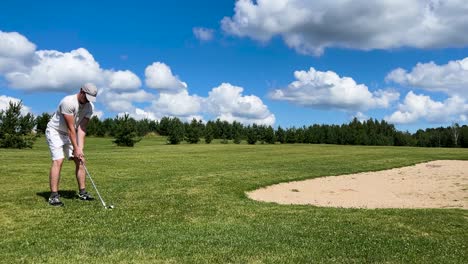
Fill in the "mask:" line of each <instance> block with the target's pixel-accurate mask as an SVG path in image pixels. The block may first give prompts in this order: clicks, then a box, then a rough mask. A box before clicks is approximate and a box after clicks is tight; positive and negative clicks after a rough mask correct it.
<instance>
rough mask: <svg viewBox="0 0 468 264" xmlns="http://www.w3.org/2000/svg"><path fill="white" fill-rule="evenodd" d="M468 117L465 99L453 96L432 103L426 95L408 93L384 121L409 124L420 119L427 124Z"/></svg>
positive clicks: (467, 106)
mask: <svg viewBox="0 0 468 264" xmlns="http://www.w3.org/2000/svg"><path fill="white" fill-rule="evenodd" d="M467 115H468V104H467V102H466V100H465V99H463V98H461V97H458V96H454V97H450V98H448V99H446V100H444V101H443V102H440V101H434V100H432V99H431V98H430V97H429V96H427V95H422V94H419V95H418V94H415V93H413V92H412V91H410V92H409V93H408V94H407V95H406V97H405V100H404V102H403V103H401V104H400V105H399V107H398V110H397V111H395V112H394V113H393V114H391V115H390V116H386V117H385V119H386V120H388V121H389V122H391V123H396V124H409V123H414V122H417V121H419V120H421V119H423V120H427V121H429V122H434V123H435V122H445V123H447V122H451V121H455V122H456V121H459V120H462V121H463V119H464V117H466V116H467Z"/></svg>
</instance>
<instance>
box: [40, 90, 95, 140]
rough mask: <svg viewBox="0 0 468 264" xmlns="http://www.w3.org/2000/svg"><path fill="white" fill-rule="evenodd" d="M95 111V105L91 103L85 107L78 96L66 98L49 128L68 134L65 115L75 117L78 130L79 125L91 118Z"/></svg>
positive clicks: (51, 120) (48, 125) (50, 122)
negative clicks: (85, 119)
mask: <svg viewBox="0 0 468 264" xmlns="http://www.w3.org/2000/svg"><path fill="white" fill-rule="evenodd" d="M93 109H94V105H93V104H92V103H91V102H88V103H86V104H83V105H82V104H80V102H78V97H77V96H76V94H74V95H69V96H65V97H64V98H63V99H62V101H60V104H59V106H58V109H57V111H56V112H55V113H54V115H53V116H52V118H51V119H50V121H49V123H48V124H47V128H52V129H55V130H57V131H59V132H63V133H67V134H68V127H67V123H66V121H65V118H64V117H63V115H64V114H65V115H73V116H74V117H75V129H78V125H79V124H80V123H81V121H83V119H84V118H85V117H86V118H91V116H92V114H93Z"/></svg>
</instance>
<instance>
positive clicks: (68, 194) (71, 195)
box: [36, 190, 77, 202]
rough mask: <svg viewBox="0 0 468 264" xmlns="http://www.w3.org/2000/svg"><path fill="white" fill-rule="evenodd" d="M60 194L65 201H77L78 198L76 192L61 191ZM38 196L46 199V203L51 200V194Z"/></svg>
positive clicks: (45, 193)
mask: <svg viewBox="0 0 468 264" xmlns="http://www.w3.org/2000/svg"><path fill="white" fill-rule="evenodd" d="M58 193H59V195H60V197H61V198H65V199H75V198H76V196H77V194H76V191H71V190H66V191H59V192H58ZM36 194H37V195H38V196H41V197H44V199H45V200H46V202H47V201H48V200H49V197H50V192H38V193H36Z"/></svg>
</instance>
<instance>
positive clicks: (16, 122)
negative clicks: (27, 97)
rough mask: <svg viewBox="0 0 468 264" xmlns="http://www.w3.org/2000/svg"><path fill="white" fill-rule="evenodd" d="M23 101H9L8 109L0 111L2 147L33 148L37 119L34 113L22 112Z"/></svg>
mask: <svg viewBox="0 0 468 264" xmlns="http://www.w3.org/2000/svg"><path fill="white" fill-rule="evenodd" d="M22 107H23V103H22V102H18V103H13V102H11V101H10V102H9V107H8V108H7V109H6V110H2V111H0V147H1V148H19V149H21V148H32V146H33V144H34V141H35V140H36V136H35V135H34V134H33V133H32V131H33V128H34V126H35V125H36V120H35V118H34V115H32V114H30V113H28V114H26V115H22V114H21V108H22Z"/></svg>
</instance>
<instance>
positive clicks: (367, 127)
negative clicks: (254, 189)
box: [0, 103, 468, 148]
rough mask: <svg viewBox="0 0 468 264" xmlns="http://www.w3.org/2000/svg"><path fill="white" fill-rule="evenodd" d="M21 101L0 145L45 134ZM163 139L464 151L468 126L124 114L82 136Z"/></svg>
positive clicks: (121, 141)
mask: <svg viewBox="0 0 468 264" xmlns="http://www.w3.org/2000/svg"><path fill="white" fill-rule="evenodd" d="M21 106H22V105H21V103H16V104H14V103H10V107H9V108H8V109H7V110H4V111H0V147H14V148H24V147H31V146H32V144H33V142H34V137H35V136H34V134H33V133H32V132H31V131H32V130H33V128H35V132H36V134H35V135H36V136H37V135H41V134H44V133H45V130H46V128H47V123H48V122H49V120H50V118H51V115H50V114H48V113H43V114H42V115H39V116H37V117H34V116H33V115H32V114H27V115H25V116H22V115H21V114H20V110H21ZM151 133H154V134H158V135H161V136H166V137H167V141H168V143H169V144H179V143H181V142H183V141H185V142H187V143H191V144H195V143H200V142H202V143H207V144H209V143H211V142H212V141H213V140H214V139H218V140H220V141H221V143H228V142H233V143H236V144H240V143H241V142H242V141H244V142H247V143H248V144H256V143H261V144H275V143H281V144H295V143H302V144H339V145H369V146H370V145H372V146H417V147H463V148H466V147H468V126H467V125H463V126H460V125H459V124H453V125H451V126H449V127H439V128H428V129H425V130H422V129H420V130H418V131H416V132H415V133H413V134H411V133H409V132H402V131H398V130H397V129H396V128H395V126H394V125H392V124H389V123H387V122H386V121H385V120H381V121H379V120H376V119H372V118H371V119H368V120H366V121H359V120H358V119H357V118H354V119H353V120H352V121H351V122H349V123H348V124H342V125H328V124H321V125H319V124H313V125H309V126H302V127H289V128H282V127H281V126H279V127H278V128H276V129H274V128H273V127H272V126H266V125H257V124H252V125H244V124H241V123H240V122H237V121H233V122H228V121H223V120H220V119H217V120H215V121H212V120H210V121H208V122H206V123H204V122H202V121H201V120H196V119H193V120H192V121H191V122H182V121H181V120H180V119H179V118H177V117H163V118H162V119H161V120H159V121H155V120H149V119H143V120H135V119H134V118H131V117H130V116H129V115H124V116H118V117H115V118H106V119H104V120H100V119H99V118H98V117H96V116H93V117H92V118H91V119H90V121H89V123H88V127H87V132H86V134H87V136H97V137H113V138H115V140H114V143H115V144H117V145H119V146H133V145H134V144H135V143H137V142H138V141H139V140H141V138H142V137H144V136H146V135H148V134H151Z"/></svg>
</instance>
